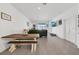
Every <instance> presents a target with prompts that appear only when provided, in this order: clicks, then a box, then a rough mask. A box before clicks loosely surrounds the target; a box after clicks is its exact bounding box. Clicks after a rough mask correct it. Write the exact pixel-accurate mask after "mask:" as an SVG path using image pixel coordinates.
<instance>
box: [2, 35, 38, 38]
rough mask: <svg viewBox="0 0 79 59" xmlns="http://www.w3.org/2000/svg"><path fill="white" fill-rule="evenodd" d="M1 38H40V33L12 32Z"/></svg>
mask: <svg viewBox="0 0 79 59" xmlns="http://www.w3.org/2000/svg"><path fill="white" fill-rule="evenodd" d="M1 38H39V34H10V35H6V36H3V37H1Z"/></svg>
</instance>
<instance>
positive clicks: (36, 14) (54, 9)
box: [12, 3, 77, 23]
mask: <svg viewBox="0 0 79 59" xmlns="http://www.w3.org/2000/svg"><path fill="white" fill-rule="evenodd" d="M12 5H13V6H14V7H15V8H16V9H18V10H19V11H20V12H22V13H23V14H24V15H25V16H26V17H27V18H28V19H29V20H31V21H32V22H33V23H38V22H47V21H49V20H50V19H51V17H52V18H53V17H55V16H58V15H59V14H61V13H63V12H65V11H66V10H68V9H69V8H71V7H73V6H75V5H77V4H75V3H47V4H46V5H43V4H42V3H12ZM39 9H40V10H39Z"/></svg>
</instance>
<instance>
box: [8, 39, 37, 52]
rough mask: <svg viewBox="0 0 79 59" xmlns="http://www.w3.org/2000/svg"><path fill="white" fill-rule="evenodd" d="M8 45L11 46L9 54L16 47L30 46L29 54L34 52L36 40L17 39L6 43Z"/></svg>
mask: <svg viewBox="0 0 79 59" xmlns="http://www.w3.org/2000/svg"><path fill="white" fill-rule="evenodd" d="M8 44H11V47H10V49H9V51H10V52H11V53H12V52H13V51H15V50H16V45H31V52H33V51H36V47H37V40H23V39H17V40H13V41H10V42H8Z"/></svg>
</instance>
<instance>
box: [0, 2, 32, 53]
mask: <svg viewBox="0 0 79 59" xmlns="http://www.w3.org/2000/svg"><path fill="white" fill-rule="evenodd" d="M1 12H4V13H7V14H9V15H11V21H7V20H3V19H1V17H0V37H2V36H5V35H8V34H14V33H22V30H23V29H24V28H31V25H32V24H31V22H30V21H29V20H28V19H27V18H26V17H25V16H24V15H23V14H22V13H20V12H19V11H18V10H16V9H15V8H14V7H13V6H12V5H11V4H8V3H7V4H6V3H4V4H0V13H1ZM0 16H1V14H0ZM26 22H30V26H29V27H28V26H27V23H26ZM4 42H5V44H4ZM6 43H7V41H5V40H3V39H2V38H0V52H2V51H4V50H5V49H6V48H7V45H6Z"/></svg>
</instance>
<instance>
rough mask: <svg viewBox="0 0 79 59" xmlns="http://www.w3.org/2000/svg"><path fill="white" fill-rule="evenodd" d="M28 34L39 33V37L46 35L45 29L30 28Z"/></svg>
mask: <svg viewBox="0 0 79 59" xmlns="http://www.w3.org/2000/svg"><path fill="white" fill-rule="evenodd" d="M28 34H39V36H40V37H42V36H45V37H47V30H36V29H31V30H29V32H28Z"/></svg>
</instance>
